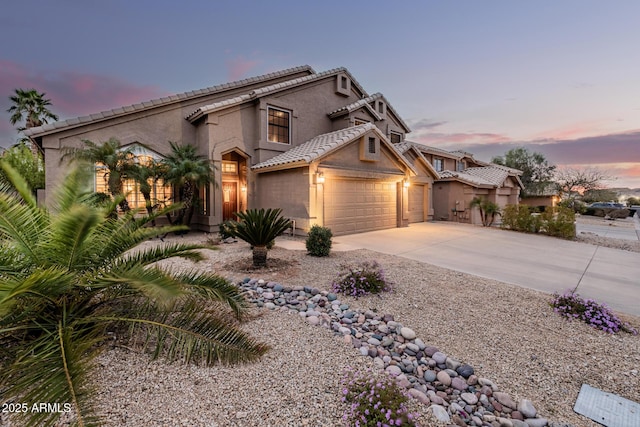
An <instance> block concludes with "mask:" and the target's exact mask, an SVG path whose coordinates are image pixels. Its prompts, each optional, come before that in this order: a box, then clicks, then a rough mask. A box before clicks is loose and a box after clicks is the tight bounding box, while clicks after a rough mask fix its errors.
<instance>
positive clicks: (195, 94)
mask: <svg viewBox="0 0 640 427" xmlns="http://www.w3.org/2000/svg"><path fill="white" fill-rule="evenodd" d="M301 72H308V73H311V74H312V75H314V74H315V71H314V70H313V68H311V67H310V66H309V65H302V66H299V67H294V68H288V69H286V70H281V71H276V72H273V73H268V74H263V75H260V76H256V77H249V78H246V79H242V80H237V81H234V82H229V83H223V84H220V85H216V86H211V87H208V88H205V89H199V90H194V91H189V92H183V93H179V94H176V95H170V96H166V97H163V98H158V99H152V100H150V101H145V102H141V103H139V104H133V105H129V106H125V107H120V108H115V109H112V110H107V111H102V112H100V113H95V114H90V115H88V116H81V117H75V118H72V119H67V120H60V121H57V122H53V123H49V124H45V125H42V126H38V127H34V128H30V129H27V130H25V132H24V134H25V135H26V136H31V137H35V136H43V135H45V134H48V133H52V132H54V131H60V130H63V129H66V128H71V127H75V126H81V125H85V124H89V123H93V122H99V121H101V120H106V119H111V118H114V117H118V116H123V115H125V114H129V113H133V112H136V111H143V110H146V109H149V108H155V107H159V106H163V105H169V104H172V103H176V102H181V101H185V100H189V99H194V98H199V97H201V96H207V95H211V94H215V93H219V92H224V91H226V90H232V89H237V88H241V87H243V86H248V85H252V84H256V83H260V82H266V81H268V80H271V79H273V78H278V77H286V76H287V75H293V74H297V73H301Z"/></svg>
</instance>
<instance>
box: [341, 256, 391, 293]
mask: <svg viewBox="0 0 640 427" xmlns="http://www.w3.org/2000/svg"><path fill="white" fill-rule="evenodd" d="M341 267H342V271H341V273H340V274H339V275H338V278H337V279H336V280H334V281H333V283H331V288H332V290H333V292H335V293H341V294H344V295H349V296H352V297H355V298H358V297H361V296H364V295H368V294H378V293H380V292H387V291H391V290H392V289H391V282H390V281H388V280H387V279H386V277H385V273H384V270H383V269H382V267H380V264H378V262H377V261H366V262H362V263H360V264H358V265H355V266H352V265H343V266H341Z"/></svg>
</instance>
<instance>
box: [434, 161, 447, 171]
mask: <svg viewBox="0 0 640 427" xmlns="http://www.w3.org/2000/svg"><path fill="white" fill-rule="evenodd" d="M433 168H434V169H435V170H436V171H438V172H442V171H443V170H444V160H442V159H437V158H434V159H433Z"/></svg>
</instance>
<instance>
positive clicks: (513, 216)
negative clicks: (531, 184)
mask: <svg viewBox="0 0 640 427" xmlns="http://www.w3.org/2000/svg"><path fill="white" fill-rule="evenodd" d="M541 225H542V224H541V219H540V214H538V213H534V212H532V210H531V209H530V208H529V206H527V205H507V206H505V208H504V211H503V213H502V228H508V229H510V230H514V231H523V232H526V233H539V232H540V227H541Z"/></svg>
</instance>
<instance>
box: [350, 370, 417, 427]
mask: <svg viewBox="0 0 640 427" xmlns="http://www.w3.org/2000/svg"><path fill="white" fill-rule="evenodd" d="M408 400H409V395H408V394H407V392H406V391H404V390H403V389H402V388H401V387H400V386H399V385H398V384H397V383H396V381H395V380H394V379H393V378H391V377H389V376H386V375H375V374H374V373H373V372H372V371H371V370H366V371H355V370H352V369H347V370H346V373H345V375H344V378H343V380H342V402H344V403H346V404H348V405H349V406H348V408H347V409H346V410H345V413H344V415H343V416H342V420H343V421H344V422H345V425H348V426H359V427H392V426H410V427H411V426H418V424H417V422H416V418H417V417H418V415H419V414H418V413H412V412H410V411H409V409H408V408H407V405H406V404H407V402H408Z"/></svg>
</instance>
